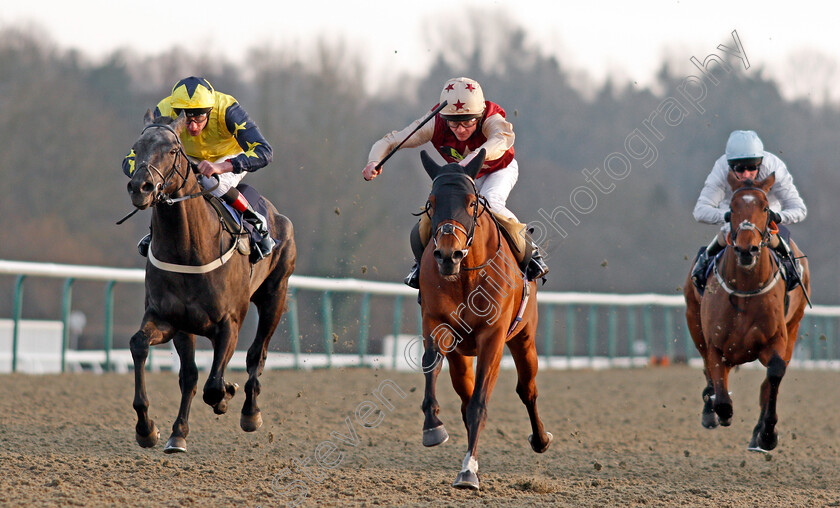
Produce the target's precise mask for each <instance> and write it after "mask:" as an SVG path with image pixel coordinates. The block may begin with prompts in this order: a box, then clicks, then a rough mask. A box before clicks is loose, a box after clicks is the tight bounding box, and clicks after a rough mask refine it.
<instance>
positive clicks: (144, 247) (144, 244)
mask: <svg viewBox="0 0 840 508" xmlns="http://www.w3.org/2000/svg"><path fill="white" fill-rule="evenodd" d="M151 244H152V234H151V233H149V234H147V235H146V236H144V237H143V238H141V239H140V241H139V242H137V252H139V253H140V255H141V256H143V257H144V258H147V257H149V246H150V245H151Z"/></svg>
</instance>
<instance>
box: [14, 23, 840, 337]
mask: <svg viewBox="0 0 840 508" xmlns="http://www.w3.org/2000/svg"><path fill="white" fill-rule="evenodd" d="M495 22H496V23H497V24H498V25H499V26H498V27H497V28H498V29H497V30H484V31H478V30H476V31H475V33H476V34H483V35H469V34H468V35H462V36H460V37H461V38H460V39H459V38H458V37H459V36H456V35H449V36H448V40H445V41H443V42H441V43H440V46H441V47H440V49H439V50H438V52H437V55H438V56H437V58H436V60H435V63H434V65H432V66H431V68H429V69H428V70H427V72H426V74H425V75H424V76H423V77H421V78H419V79H413V78H409V77H404V76H403V77H400V79H399V80H394V82H395V83H398V85H397V86H394V87H386V91H384V92H383V91H378V92H376V93H371V92H368V91H367V90H366V88H365V84H364V75H365V71H366V68H365V64H364V61H363V59H362V58H361V56H360V55H354V54H351V53H350V52H349V51H348V50H346V49H344V48H342V47H338V46H331V45H328V44H322V45H321V46H320V47H319V49H318V51H317V56H316V57H315V58H307V59H304V58H301V57H299V56H297V55H294V54H290V53H287V52H283V51H277V50H263V49H256V48H255V49H253V50H252V51H251V54H250V55H249V57H248V58H247V64H246V63H245V62H227V61H223V60H219V59H217V58H214V57H213V56H212V55H191V54H188V53H185V52H183V51H181V50H179V49H177V48H173V49H172V50H171V51H169V52H167V53H164V54H160V55H157V56H154V57H138V56H136V55H133V54H130V53H127V52H124V51H118V52H115V53H113V54H112V55H111V56H110V57H108V58H107V59H105V60H104V61H100V62H97V63H93V62H92V61H90V60H89V59H88V58H86V56H85V55H83V54H79V53H77V52H74V51H66V50H62V49H60V48H57V47H55V46H54V45H53V44H52V43H50V42H48V41H47V42H44V39H43V38H42V37H41V36H37V35H35V34H33V33H28V32H25V31H21V30H17V29H11V28H7V29H4V30H3V31H2V32H0V68H2V69H3V73H2V74H0V119H2V122H0V137H2V139H3V140H4V149H3V150H2V151H0V178H2V182H3V188H4V192H3V197H2V198H0V217H2V227H3V233H2V241H0V259H8V260H27V261H44V262H57V263H74V264H86V265H105V266H116V267H134V268H137V267H142V266H144V264H145V259H143V258H141V257H140V256H139V255H137V251H136V248H135V245H136V243H137V241H138V240H139V239H140V237H141V236H142V235H143V234H144V233H145V231H146V230H147V227H148V224H149V217H150V216H149V213H150V212H142V213H139V214H137V215H136V216H135V217H134V218H132V219H131V220H129V221H128V222H127V223H125V224H123V225H122V226H116V225H115V224H114V222H115V221H116V220H117V219H119V218H120V217H122V216H123V215H125V214H126V213H127V212H128V211H130V208H131V205H130V201H129V199H128V196H127V194H126V191H125V184H126V183H127V179H126V178H125V177H124V175H123V174H122V172H121V170H120V164H121V161H122V159H123V157H124V156H125V154H126V153H127V152H128V150H129V148H130V146H131V145H132V143H133V142H134V141H135V140H136V138H137V137H138V136H139V134H140V130H141V127H142V116H143V113H144V112H145V111H146V109H147V108H150V107H154V105H155V104H156V103H157V102H158V101H159V100H160V99H161V98H162V97H164V96H166V95H167V94H168V92H169V90H170V89H171V86H172V84H173V83H174V82H176V81H177V80H178V79H180V78H182V77H184V76H188V75H202V76H205V77H207V78H208V79H209V81H210V82H211V83H212V84H213V85H214V86H215V87H216V88H217V89H218V90H220V91H223V92H225V93H229V94H231V95H233V96H234V97H236V98H237V99H238V100H239V101H240V103H241V104H242V105H243V107H244V108H245V110H246V111H248V112H249V114H250V115H251V118H252V119H253V120H255V121H256V122H257V123H258V124H259V125H260V127H261V129H262V131H263V133H264V134H265V136H266V137H267V139H268V140H269V141H270V142H271V143H272V145H273V147H274V154H275V155H274V162H273V163H272V164H271V165H270V166H268V167H266V168H264V169H262V170H260V171H258V172H257V173H254V174H251V175H249V176H248V178H247V179H246V182H247V183H249V184H251V185H252V186H254V187H255V188H257V190H259V191H260V192H261V193H262V194H263V195H264V196H266V197H267V198H269V199H270V200H271V201H272V202H273V203H274V204H275V205H276V206H277V208H278V209H279V210H280V211H281V213H284V214H285V215H287V216H288V217H289V218H290V219H291V220H292V221H293V223H294V225H295V236H296V241H297V245H298V261H297V270H296V273H297V274H299V275H315V276H326V277H356V278H361V279H369V280H380V281H393V282H398V281H401V279H402V277H403V275H404V274H405V272H406V271H407V269H408V268H409V266H410V264H411V254H410V249H409V246H408V232H409V229H410V227H411V225H412V224H413V223H414V221H415V220H416V218H415V217H413V216H412V215H411V212H415V211H417V210H418V209H419V207H420V206H421V205H422V204H423V203H424V202H425V199H426V195H427V192H428V190H429V182H428V177H427V176H426V174H425V172H424V171H423V170H422V167H421V164H420V158H419V151H418V150H416V149H411V150H403V151H401V152H400V153H399V154H397V155H396V156H395V157H393V158H392V159H391V161H389V163H388V164H387V165H386V167H385V171H384V173H383V174H382V175H381V176H380V178H377V179H376V180H375V181H374V182H371V183H366V182H364V181H363V180H362V178H361V170H362V168H363V167H364V165H365V163H366V162H367V154H368V151H369V149H370V146H371V144H372V143H373V142H374V141H376V140H377V139H379V138H380V137H381V136H382V135H384V134H385V133H386V132H388V131H390V130H394V129H401V128H402V127H404V126H406V125H408V123H409V122H411V121H412V120H414V119H415V118H419V117H420V116H422V115H424V114H425V112H426V111H428V110H429V108H431V107H432V106H433V105H434V104H435V103H436V102H437V99H438V95H439V92H440V88H441V86H442V84H443V83H444V81H445V80H446V79H448V78H450V77H454V76H461V75H465V76H469V77H472V78H474V79H476V80H478V81H479V82H480V83H481V84H482V87H483V88H484V91H485V95H486V97H487V98H488V99H489V100H492V101H494V102H497V103H499V104H501V105H502V106H503V107H504V108H505V110H506V111H507V114H508V118H509V119H510V120H511V122H512V123H513V124H514V127H515V131H516V153H517V160H518V161H519V166H520V179H519V182H518V184H517V186H516V188H515V190H514V191H513V193H512V194H511V196H510V199H509V201H508V206H509V208H510V209H511V210H513V211H514V212H515V213H517V215H518V216H519V218H520V220H522V221H524V222H531V221H534V220H542V221H543V222H545V220H544V218H541V217H544V216H545V213H548V214H550V213H551V211H552V210H554V209H555V208H556V207H558V206H566V207H568V206H569V200H570V192H572V191H573V190H574V189H575V188H577V187H579V186H587V185H588V186H589V187H590V188H593V189H594V187H592V184H591V183H587V179H586V178H585V176H584V173H583V170H584V169H587V168H588V169H589V170H594V169H595V168H602V167H603V163H604V160H605V157H606V156H607V155H608V154H610V153H612V152H621V151H622V150H625V147H624V143H625V139H626V138H627V136H628V135H629V134H630V133H631V132H633V131H634V129H637V128H640V127H641V126H642V122H643V121H644V120H646V119H648V118H649V117H650V115H651V114H652V113H653V112H655V111H657V108H658V107H659V106H660V105H661V104H662V103H663V101H664V100H665V99H666V98H668V97H675V98H679V97H680V94H679V87H680V86H681V84H682V83H683V81H684V79H685V78H686V74H680V73H677V72H676V71H673V70H672V69H673V68H674V65H673V64H674V62H663V63H662V66H661V69H660V72H659V73H658V75H657V78H656V83H655V84H654V85H653V86H651V87H640V86H637V85H633V84H631V83H625V84H618V83H616V82H614V81H612V80H608V81H607V82H606V83H603V84H600V85H598V86H594V85H589V86H587V87H586V88H582V87H581V86H579V85H577V86H576V85H575V83H577V82H578V81H579V80H577V79H576V78H575V77H574V76H572V75H571V74H570V70H569V69H567V68H566V67H564V64H563V62H561V61H558V60H557V59H556V58H554V57H550V56H546V55H544V54H543V53H542V52H541V51H540V50H539V49H537V48H535V47H531V46H529V45H528V44H527V42H526V37H525V32H524V31H523V30H522V29H521V28H520V27H516V26H511V25H509V22H507V21H504V20H496V21H495ZM488 33H492V36H493V37H495V38H494V39H493V40H492V41H489V40H487V39H486V38H487V37H490V36H489V35H487V34H488ZM443 39H446V38H443ZM490 42H492V44H491V43H490ZM718 42H719V41H714V44H710V45H709V49H710V52H711V50H712V49H713V48H714V47H716V45H717V44H718ZM723 42H726V41H723ZM746 50H747V52H748V51H749V47H748V46H747V47H746ZM691 56H696V57H698V58H699V59H700V60H703V57H704V56H705V55H701V54H697V55H685V59H686V60H688V58H689V57H691ZM681 67H685V65H681ZM693 74H695V75H699V74H700V73H699V71H696V70H695V71H694V72H693ZM717 76H718V77H719V84H718V85H717V86H712V85H708V87H707V92H708V93H707V95H706V97H705V99H703V102H702V108H703V109H704V112H703V113H702V114H701V113H699V112H698V111H697V110H696V109H691V108H686V112H685V114H684V115H683V116H684V118H683V119H682V121H681V123H680V124H679V125H677V126H673V127H668V128H666V129H662V134H663V137H664V139H662V140H658V141H656V143H655V144H656V148H657V151H658V156H657V158H656V161H655V163H654V164H652V165H651V166H650V167H644V166H643V165H642V164H640V163H639V161H636V160H634V161H633V162H634V165H633V169H632V171H631V173H630V174H629V176H627V177H626V178H624V179H622V180H619V181H615V182H614V188H613V189H612V190H611V191H610V192H609V193H601V192H596V193H595V194H596V195H597V205H596V206H594V207H593V209H592V210H591V211H587V213H585V214H584V213H582V214H578V216H577V218H578V219H579V223H578V224H577V225H573V224H572V223H570V222H564V229H565V232H566V236H565V237H562V238H561V237H560V236H558V235H557V234H556V231H555V232H554V235H553V236H552V237H551V238H549V239H548V240H547V242H546V248H547V250H548V254H549V264H550V266H551V269H552V271H551V274H550V280H549V282H548V284H546V285H545V289H546V290H554V291H596V292H620V293H633V292H660V293H669V294H675V293H676V292H677V291H678V288H679V287H680V286H681V285H682V284H683V281H684V279H685V275H686V274H687V271H688V269H689V265H690V258H692V257H693V255H694V254H695V253H696V251H697V248H698V247H699V246H700V245H701V244H705V243H708V241H709V240H710V239H711V237H712V235H713V234H714V232H715V230H716V229H715V228H714V227H712V226H705V225H698V224H696V223H695V222H694V220H693V218H692V215H691V212H692V209H693V207H694V202H695V200H696V197H697V195H698V193H699V191H700V189H701V187H702V184H703V181H704V179H705V177H706V175H707V174H708V173H709V171H710V169H711V166H712V164H713V162H714V161H715V159H716V158H718V157H719V156H720V155H721V154H722V153H723V150H724V145H725V142H726V139H727V136H728V134H729V132H730V131H731V130H733V129H754V130H756V131H757V132H758V133H759V135H760V136H761V137H762V139H763V140H764V143H765V148H766V149H767V150H768V151H771V152H774V153H776V154H778V155H780V156H781V158H782V159H783V160H784V161H785V162H786V163H787V164H788V167H789V168H790V169H791V172H792V174H793V175H794V178H795V181H796V183H797V186H798V187H799V189H800V192H801V193H802V195H803V197H804V199H805V201H806V203H807V205H808V207H809V216H808V219H807V220H806V221H805V222H804V223H802V224H800V225H796V226H794V227H793V228H792V231H793V237H794V239H795V240H796V241H797V242H798V243H799V245H800V246H801V247H802V248H803V249H804V251H805V252H806V253H807V254H808V255H809V258H810V261H811V266H812V277H813V299H814V301H815V302H816V303H826V304H836V303H838V296H840V295H839V294H838V276H837V274H838V273H840V271H838V268H840V264H838V262H837V261H836V256H834V253H833V250H834V243H835V242H833V241H831V238H832V237H830V236H829V235H828V234H827V233H828V232H830V231H833V230H834V228H833V227H832V226H830V223H831V221H832V220H833V216H834V211H836V210H838V208H840V205H839V204H838V201H837V200H836V199H835V198H834V196H833V194H834V193H835V192H837V190H838V189H840V185H839V184H840V173H839V172H838V171H836V170H835V168H834V165H833V161H834V160H835V159H836V155H837V153H838V143H837V137H838V134H840V111H838V109H837V107H836V106H835V105H832V104H830V103H829V102H828V101H825V102H824V103H823V104H821V105H820V106H816V105H814V104H813V103H811V102H807V101H804V100H800V101H789V100H786V99H784V98H783V97H782V96H781V94H780V93H779V86H778V84H777V83H775V82H774V81H772V80H770V79H769V78H767V77H765V75H764V73H763V72H762V69H760V68H755V67H752V68H750V69H749V70H746V71H745V70H744V69H743V66H740V70H739V62H738V61H734V62H732V67H731V71H730V72H718V73H717ZM801 78H802V77H801V76H800V77H799V79H801ZM386 81H389V82H390V79H388V80H386ZM707 84H708V83H707ZM660 118H661V117H660ZM660 125H661V124H660ZM426 148H427V149H428V147H426ZM603 174H604V173H603V172H602V173H601V175H602V179H603V181H604V182H606V181H607V179H604V178H603ZM540 210H542V211H543V215H541V214H540ZM824 238H825V239H827V240H828V241H826V240H823V239H824ZM4 288H5V286H4ZM3 291H4V292H5V289H3ZM40 291H41V290H39V289H37V288H36V289H27V297H28V298H29V299H28V300H27V305H26V307H25V308H26V314H27V316H26V317H40V316H41V315H48V316H50V317H52V318H54V316H56V310H55V309H56V305H58V304H57V303H54V302H53V300H54V298H50V301H49V303H48V301H47V299H46V298H44V299H43V301H42V299H41V298H39V295H40V294H41V293H40ZM43 291H45V293H44V294H46V290H43ZM124 291H125V292H126V295H125V297H124V298H126V299H128V298H131V299H133V298H136V297H137V296H136V295H135V294H133V293H132V294H131V295H129V294H128V293H131V292H132V291H135V290H124ZM136 291H138V292H139V291H141V289H139V288H137V289H136ZM97 297H98V295H97ZM74 298H75V300H74V306H75V305H79V306H84V303H83V300H84V295H81V296H79V295H78V292H77V296H75V297H74ZM132 301H134V300H132ZM0 302H5V303H2V304H0V306H2V307H3V308H0V311H2V313H3V314H2V315H6V316H8V315H10V308H11V303H10V302H8V299H7V298H0ZM98 302H101V300H98ZM118 307H120V306H119V305H118ZM91 309H92V310H91V312H90V313H93V314H96V313H99V312H101V310H99V309H101V303H97V304H96V305H94V306H92V307H91ZM118 312H129V311H125V310H123V311H119V310H118ZM130 312H131V313H132V319H134V317H135V316H137V317H136V319H135V320H134V321H131V323H132V325H131V326H136V323H138V322H139V315H140V313H141V312H142V310H141V309H132V310H131V311H130ZM90 313H89V314H90Z"/></svg>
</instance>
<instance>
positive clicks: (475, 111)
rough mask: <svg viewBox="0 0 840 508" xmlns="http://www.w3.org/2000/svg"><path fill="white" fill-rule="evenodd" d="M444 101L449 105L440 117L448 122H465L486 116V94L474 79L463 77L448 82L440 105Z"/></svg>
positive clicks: (441, 93) (442, 92)
mask: <svg viewBox="0 0 840 508" xmlns="http://www.w3.org/2000/svg"><path fill="white" fill-rule="evenodd" d="M443 101H446V102H447V104H446V107H444V108H443V109H442V110H441V112H440V115H441V116H442V117H443V118H444V119H446V120H454V121H463V120H469V119H470V118H479V117H481V115H482V114H484V108H485V104H484V92H483V91H482V90H481V85H479V84H478V81H476V80H474V79H470V78H463V77H461V78H453V79H450V80H449V81H447V82H446V83H445V84H444V85H443V91H441V92H440V103H442V102H443Z"/></svg>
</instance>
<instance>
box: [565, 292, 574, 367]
mask: <svg viewBox="0 0 840 508" xmlns="http://www.w3.org/2000/svg"><path fill="white" fill-rule="evenodd" d="M574 354H575V309H574V306H573V305H567V306H566V362H567V367H568V368H569V369H571V368H572V356H573V355H574Z"/></svg>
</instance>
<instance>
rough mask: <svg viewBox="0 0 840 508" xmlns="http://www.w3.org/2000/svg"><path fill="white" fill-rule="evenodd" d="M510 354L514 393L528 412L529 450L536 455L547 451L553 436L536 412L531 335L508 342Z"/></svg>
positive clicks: (535, 358)
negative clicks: (529, 429)
mask: <svg viewBox="0 0 840 508" xmlns="http://www.w3.org/2000/svg"><path fill="white" fill-rule="evenodd" d="M508 347H509V348H510V354H511V356H513V362H514V363H515V364H516V376H517V382H516V393H517V394H518V395H519V398H520V400H522V403H523V404H525V409H527V410H528V418H530V420H531V435H530V436H528V442H529V443H530V444H531V448H532V449H533V450H534V451H535V452H537V453H543V452H544V451H546V450H548V447H549V445H550V444H551V440H552V438H553V437H554V436H552V435H551V433H550V432H546V431H545V429H544V428H543V423H542V420H540V416H539V414H538V412H537V381H536V378H537V368H538V365H539V360H538V358H537V350H536V347H535V345H534V336H533V334H529V335H526V336H525V337H524V338H515V339H514V340H512V341H510V342H508Z"/></svg>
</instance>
